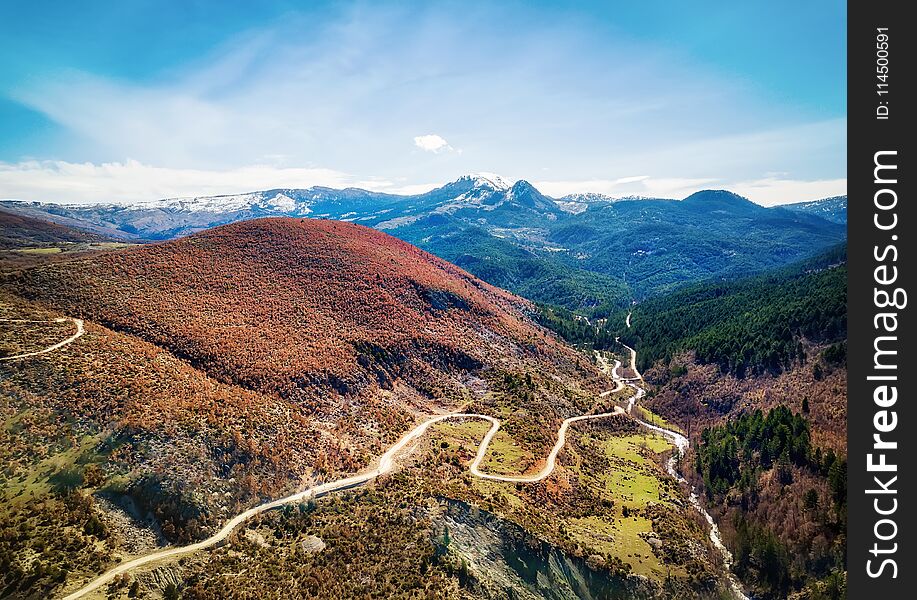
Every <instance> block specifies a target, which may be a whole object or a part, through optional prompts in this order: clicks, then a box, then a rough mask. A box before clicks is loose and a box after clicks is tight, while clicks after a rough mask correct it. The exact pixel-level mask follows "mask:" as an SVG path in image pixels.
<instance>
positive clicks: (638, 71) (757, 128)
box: [0, 0, 847, 204]
mask: <svg viewBox="0 0 917 600" xmlns="http://www.w3.org/2000/svg"><path fill="white" fill-rule="evenodd" d="M845 38H846V4H845V3H843V2H823V1H812V2H805V3H791V2H783V1H774V2H757V3H750V2H704V1H696V2H690V3H688V2H601V3H587V2H581V3H575V4H574V3H560V2H556V3H553V2H540V3H513V2H503V3H494V2H462V3H452V2H423V3H421V2H417V3H412V2H374V3H360V2H357V3H353V2H347V3H343V2H337V3H319V2H309V3H305V2H292V1H285V2H258V3H253V2H241V1H238V2H235V1H220V2H218V1H210V2H205V1H202V0H198V1H182V2H179V1H175V2H171V3H169V2H162V1H152V0H147V1H140V0H122V1H120V2H93V1H87V2H78V3H77V2H40V1H37V2H30V3H24V2H17V3H4V4H2V5H0V55H2V56H3V57H4V60H3V62H2V63H0V198H20V199H27V200H41V201H60V202H95V201H98V202H102V201H105V202H107V201H130V200H143V199H152V198H158V197H169V196H179V195H204V194H214V193H233V192H243V191H249V190H254V189H263V188H268V187H293V186H295V187H307V186H309V185H332V186H346V185H358V186H361V187H368V188H372V189H377V190H383V191H402V192H412V191H420V190H424V189H429V188H430V187H433V186H435V185H437V184H441V183H443V182H445V181H449V180H452V179H455V178H456V177H458V176H459V175H462V174H464V173H468V172H475V171H488V172H496V173H499V174H501V175H502V176H504V177H505V178H507V179H510V180H514V179H520V178H524V179H527V180H529V181H532V182H534V183H535V184H536V185H538V186H539V187H540V188H541V189H543V191H545V192H547V193H550V194H553V195H562V194H564V193H570V192H577V191H596V192H605V193H610V194H617V195H623V194H633V193H637V194H646V195H659V196H666V197H682V196H684V195H687V194H688V193H690V192H692V191H695V190H697V189H700V188H708V187H717V188H730V189H734V190H736V191H738V192H739V193H742V194H744V195H746V196H748V197H750V198H751V199H752V200H755V201H757V202H759V203H762V204H774V203H779V202H792V201H799V200H808V199H813V198H817V197H823V196H828V195H834V194H842V193H846V110H847V107H846V39H845Z"/></svg>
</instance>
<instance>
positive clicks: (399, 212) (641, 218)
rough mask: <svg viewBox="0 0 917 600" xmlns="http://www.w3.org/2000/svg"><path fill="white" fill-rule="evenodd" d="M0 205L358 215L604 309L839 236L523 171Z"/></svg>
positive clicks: (235, 217)
mask: <svg viewBox="0 0 917 600" xmlns="http://www.w3.org/2000/svg"><path fill="white" fill-rule="evenodd" d="M2 206H4V207H5V209H6V210H11V211H25V212H28V214H31V215H34V214H36V213H43V214H44V215H45V217H46V218H48V219H51V220H55V221H57V222H59V223H63V224H66V225H70V226H72V225H79V226H84V227H86V228H87V229H90V230H92V231H96V232H98V233H104V234H109V235H111V234H113V233H117V234H118V235H120V236H122V237H125V238H129V239H143V238H146V239H171V238H174V237H178V236H183V235H187V234H190V233H194V232H198V231H202V230H205V229H208V228H211V227H214V226H218V225H222V224H226V223H231V222H236V221H241V220H247V219H253V218H259V217H265V216H295V217H302V216H308V217H312V218H322V219H336V220H343V221H350V222H356V223H360V224H362V225H366V226H369V227H374V228H376V229H380V230H383V231H386V232H387V233H390V234H391V235H394V236H396V237H398V238H401V239H403V240H405V241H408V242H410V243H412V244H415V245H417V246H419V247H421V248H423V249H425V250H427V251H429V252H432V253H433V254H436V255H437V256H439V257H441V258H444V259H446V260H448V261H450V262H453V263H455V264H457V265H459V266H461V267H462V268H465V269H467V270H468V271H470V272H471V273H473V274H474V275H477V276H478V277H481V278H482V279H484V280H486V281H488V282H490V283H492V284H494V285H497V286H500V287H504V288H506V289H508V290H510V291H513V292H516V293H518V294H521V295H523V296H525V297H527V298H529V299H531V300H535V301H538V302H545V303H549V304H555V305H561V306H564V307H566V308H569V309H579V310H594V309H595V308H596V307H600V306H604V308H602V309H601V311H600V312H605V313H607V312H608V311H611V310H614V309H616V308H619V307H621V306H624V305H626V304H627V303H628V302H630V300H631V299H632V298H637V299H641V298H645V297H647V296H650V295H654V294H658V293H660V292H665V291H668V290H671V289H674V288H676V287H678V286H681V285H684V284H687V283H692V282H696V281H701V280H705V279H709V278H712V277H734V276H740V275H747V274H752V273H756V272H760V271H763V270H766V269H769V268H774V267H779V266H781V265H785V264H788V263H791V262H794V261H796V260H800V259H802V258H805V257H807V256H810V255H812V254H813V253H817V252H818V251H820V250H823V249H825V248H827V247H829V246H831V245H833V244H836V243H838V242H841V241H843V240H844V239H845V238H846V228H845V227H844V226H843V224H841V223H839V222H836V219H835V218H834V217H833V216H831V215H825V214H822V213H823V212H824V211H816V210H814V209H795V210H788V209H786V208H764V207H761V206H758V205H756V204H754V203H752V202H749V201H748V200H746V199H744V198H741V197H739V196H737V195H735V194H732V193H730V192H727V191H715V190H707V191H702V192H698V193H696V194H692V195H691V196H689V197H688V198H686V199H684V200H683V201H675V200H663V199H652V198H639V197H637V198H634V197H631V198H611V197H608V196H602V195H599V194H579V195H576V196H568V197H565V198H562V199H560V200H555V199H553V198H550V197H548V196H546V195H544V194H542V193H541V192H539V191H538V190H537V189H536V188H535V187H534V186H533V185H531V184H530V183H528V182H526V181H517V182H515V183H513V184H510V183H509V182H507V181H504V180H502V179H500V178H499V177H496V176H493V175H468V176H464V177H461V178H459V179H457V180H456V181H454V182H451V183H449V184H446V185H444V186H442V187H440V188H437V189H434V190H431V191H429V192H426V193H423V194H417V195H412V196H398V195H391V194H380V193H376V192H369V191H366V190H360V189H352V188H351V189H344V190H333V189H330V188H320V187H315V188H308V189H275V190H268V191H261V192H252V193H249V194H240V195H234V196H213V197H199V198H177V199H169V200H161V201H155V202H145V203H140V204H135V205H130V206H127V205H97V206H61V205H51V204H40V205H39V204H23V203H14V202H6V203H4V204H2ZM826 217H828V218H826Z"/></svg>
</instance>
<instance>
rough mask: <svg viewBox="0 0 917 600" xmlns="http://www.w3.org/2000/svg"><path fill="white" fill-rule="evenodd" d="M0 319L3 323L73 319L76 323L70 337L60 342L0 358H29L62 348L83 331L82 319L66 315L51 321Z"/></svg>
mask: <svg viewBox="0 0 917 600" xmlns="http://www.w3.org/2000/svg"><path fill="white" fill-rule="evenodd" d="M0 321H2V322H5V323H63V322H64V321H73V323H74V324H75V325H76V333H74V334H73V335H71V336H70V337H68V338H67V339H66V340H64V341H62V342H58V343H56V344H54V345H52V346H48V347H47V348H44V349H42V350H36V351H35V352H24V353H22V354H14V355H13V356H4V357H0V360H16V359H19V358H29V357H30V356H38V355H40V354H47V353H48V352H53V351H55V350H57V349H58V348H63V347H64V346H66V345H67V344H69V343H71V342H73V341H75V340H76V339H77V338H79V337H80V336H81V335H83V334H84V333H85V331H84V330H83V320H82V319H73V318H68V317H58V318H57V319H54V320H53V321H32V320H29V319H0Z"/></svg>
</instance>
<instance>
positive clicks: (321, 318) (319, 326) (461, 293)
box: [15, 218, 582, 408]
mask: <svg viewBox="0 0 917 600" xmlns="http://www.w3.org/2000/svg"><path fill="white" fill-rule="evenodd" d="M15 287H16V288H17V291H18V292H19V293H21V294H23V295H25V296H27V297H30V298H33V299H38V300H41V301H43V302H45V303H48V304H51V305H55V306H58V307H60V308H61V309H64V310H66V311H68V312H69V313H70V314H75V315H80V316H83V317H86V318H88V319H91V320H95V321H98V322H100V323H102V324H104V325H106V326H109V327H112V328H114V329H116V330H121V331H125V332H128V333H131V334H134V335H136V336H138V337H141V338H144V339H146V340H147V341H151V342H153V343H156V344H158V345H161V346H164V347H166V348H168V349H170V350H171V351H172V352H173V353H174V354H176V355H177V356H179V357H181V358H184V359H186V360H188V361H189V362H191V364H193V365H195V366H197V367H199V368H203V369H204V370H206V371H207V372H209V373H210V374H211V375H213V376H215V377H217V378H218V379H221V380H223V381H227V382H233V383H237V384H240V385H243V386H244V387H247V388H250V389H254V390H258V391H262V392H267V393H275V394H278V395H280V396H281V397H284V398H290V399H300V400H303V401H308V403H309V404H311V405H312V406H315V407H319V406H323V407H324V408H330V407H329V406H328V405H327V396H328V394H329V392H332V391H333V392H332V395H337V394H339V395H340V396H342V397H353V396H355V395H360V394H362V393H365V392H367V391H371V390H372V389H373V388H376V387H377V386H378V387H383V388H390V387H391V385H392V384H393V382H397V381H399V380H401V381H406V382H408V383H409V384H411V385H412V386H414V387H417V388H419V389H422V391H424V392H425V393H427V394H429V395H430V396H437V395H440V394H441V393H445V392H448V389H446V388H448V387H449V384H448V382H445V381H443V377H441V376H440V373H441V372H442V373H445V372H453V371H456V370H461V371H465V370H477V369H479V368H482V367H486V366H489V365H491V366H492V365H495V364H497V363H500V364H502V365H504V366H506V365H507V363H508V362H509V363H512V362H514V361H515V360H520V359H526V360H538V361H539V362H540V363H541V364H543V365H544V366H545V368H546V369H547V370H550V371H554V372H561V373H563V372H564V371H567V372H568V373H569V372H570V371H569V368H570V367H572V366H573V365H574V364H577V365H579V366H580V368H582V363H581V361H580V359H579V358H578V357H577V356H576V355H575V354H574V353H573V352H572V351H571V350H569V349H567V348H566V347H564V346H562V345H561V344H559V343H557V342H556V341H555V340H554V339H553V338H552V337H550V336H548V335H546V334H545V332H544V331H543V330H542V329H541V328H539V327H537V326H536V325H534V324H533V323H532V322H531V321H529V320H528V319H527V318H526V317H525V312H526V311H527V310H528V309H529V308H530V307H529V305H528V303H527V302H526V301H524V300H521V299H519V298H517V297H515V296H512V295H510V294H508V293H506V292H503V291H501V290H499V289H497V288H494V287H492V286H490V285H488V284H486V283H483V282H481V281H480V280H478V279H476V278H474V277H472V276H471V275H469V274H468V273H466V272H464V271H462V270H461V269H459V268H458V267H455V266H454V265H451V264H449V263H447V262H445V261H442V260H440V259H438V258H436V257H434V256H432V255H430V254H428V253H426V252H423V251H421V250H419V249H417V248H416V247H414V246H411V245H410V244H407V243H405V242H402V241H400V240H398V239H395V238H393V237H391V236H389V235H386V234H384V233H381V232H379V231H376V230H373V229H369V228H366V227H362V226H359V225H354V224H349V223H342V222H336V221H323V220H312V219H286V218H282V219H261V220H255V221H247V222H242V223H236V224H232V225H226V226H223V227H218V228H216V229H213V230H209V231H206V232H203V233H200V234H196V235H193V236H190V237H187V238H183V239H179V240H175V241H171V242H166V243H162V244H157V245H150V246H144V247H139V248H132V249H128V250H125V251H120V252H114V253H107V254H104V255H100V256H94V257H90V258H87V259H83V260H80V261H74V262H70V263H62V264H59V265H53V266H48V267H44V268H40V269H33V270H31V271H29V272H27V273H25V274H23V275H21V276H20V278H19V279H18V281H17V282H16V283H15ZM331 404H332V405H336V404H338V402H337V401H335V402H332V403H331Z"/></svg>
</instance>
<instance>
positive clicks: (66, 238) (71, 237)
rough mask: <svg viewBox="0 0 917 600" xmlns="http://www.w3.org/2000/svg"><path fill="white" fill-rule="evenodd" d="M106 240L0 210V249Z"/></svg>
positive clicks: (91, 234) (92, 234)
mask: <svg viewBox="0 0 917 600" xmlns="http://www.w3.org/2000/svg"><path fill="white" fill-rule="evenodd" d="M103 241H106V238H104V237H102V236H100V235H97V234H94V233H89V232H87V231H81V230H79V229H74V228H72V227H67V226H65V225H59V224H57V223H52V222H51V221H44V220H42V219H36V218H34V217H30V216H25V215H18V214H15V213H11V212H8V211H5V210H0V249H5V248H19V247H22V246H43V245H46V244H54V243H61V242H103Z"/></svg>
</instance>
